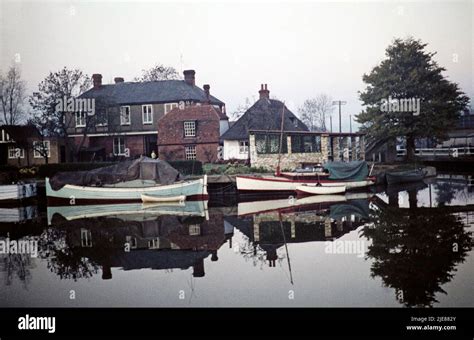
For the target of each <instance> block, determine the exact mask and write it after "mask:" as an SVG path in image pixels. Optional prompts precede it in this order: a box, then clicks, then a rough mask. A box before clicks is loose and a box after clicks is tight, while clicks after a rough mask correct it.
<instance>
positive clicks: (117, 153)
mask: <svg viewBox="0 0 474 340" xmlns="http://www.w3.org/2000/svg"><path fill="white" fill-rule="evenodd" d="M115 140H118V141H119V142H118V150H117V152H115ZM120 140H123V152H120ZM126 150H127V148H126V147H125V137H114V140H113V142H112V152H113V154H114V155H115V156H125V155H126V154H127V152H126Z"/></svg>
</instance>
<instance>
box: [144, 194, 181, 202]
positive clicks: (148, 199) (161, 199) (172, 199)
mask: <svg viewBox="0 0 474 340" xmlns="http://www.w3.org/2000/svg"><path fill="white" fill-rule="evenodd" d="M141 198H142V202H143V203H160V202H183V201H184V200H185V199H186V196H184V195H178V196H153V195H149V194H142V195H141Z"/></svg>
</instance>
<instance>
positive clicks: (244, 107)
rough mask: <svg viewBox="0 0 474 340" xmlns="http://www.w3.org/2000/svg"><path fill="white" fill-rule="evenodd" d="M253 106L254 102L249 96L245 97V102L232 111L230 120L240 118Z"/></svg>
mask: <svg viewBox="0 0 474 340" xmlns="http://www.w3.org/2000/svg"><path fill="white" fill-rule="evenodd" d="M254 101H255V100H254ZM251 106H252V102H251V100H250V98H249V97H247V98H245V103H243V104H239V106H237V108H236V109H235V110H234V111H232V112H231V113H230V115H229V117H230V120H232V121H235V120H238V119H239V118H240V117H242V115H243V114H244V113H245V111H247V110H248V109H249V108H250V107H251Z"/></svg>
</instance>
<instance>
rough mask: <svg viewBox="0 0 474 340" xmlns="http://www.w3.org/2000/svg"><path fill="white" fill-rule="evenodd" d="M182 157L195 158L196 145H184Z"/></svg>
mask: <svg viewBox="0 0 474 340" xmlns="http://www.w3.org/2000/svg"><path fill="white" fill-rule="evenodd" d="M184 158H185V159H186V160H195V159H196V158H197V153H196V145H187V146H185V147H184Z"/></svg>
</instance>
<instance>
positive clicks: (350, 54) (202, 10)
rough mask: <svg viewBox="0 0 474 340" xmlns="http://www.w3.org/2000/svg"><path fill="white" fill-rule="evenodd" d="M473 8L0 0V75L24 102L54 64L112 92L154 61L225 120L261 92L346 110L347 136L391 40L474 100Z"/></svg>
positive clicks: (469, 4)
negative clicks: (17, 77)
mask: <svg viewBox="0 0 474 340" xmlns="http://www.w3.org/2000/svg"><path fill="white" fill-rule="evenodd" d="M473 11H474V4H473V1H472V0H471V1H433V2H428V1H410V2H396V1H370V2H362V1H336V2H322V1H291V2H288V1H240V2H235V1H234V2H232V1H225V2H224V1H177V2H176V1H174V2H166V1H146V2H135V1H134V2H127V1H105V2H104V1H103V2H97V1H87V2H71V1H34V2H26V1H6V0H0V70H1V71H4V70H6V69H7V68H8V67H9V66H10V65H11V64H12V63H16V64H18V65H19V66H20V67H21V70H22V76H23V79H24V80H25V81H26V82H27V86H28V94H31V93H32V92H33V91H34V90H35V89H37V86H38V83H39V82H40V81H41V80H43V79H44V78H45V77H46V76H47V74H48V73H49V72H50V71H57V70H59V69H61V68H62V67H64V66H67V67H68V68H79V69H81V70H83V71H84V72H85V73H87V74H88V75H92V74H93V73H101V74H102V75H103V82H104V83H112V82H113V78H114V77H118V76H120V77H124V78H125V81H127V80H132V79H133V78H134V77H136V76H139V75H140V74H141V72H142V70H143V69H147V68H150V67H152V66H153V65H154V64H157V63H160V64H164V65H167V66H173V67H175V68H176V69H177V70H178V71H179V72H181V71H182V70H183V69H194V70H196V83H197V85H198V86H201V87H202V85H203V84H210V86H211V94H213V95H214V96H216V97H217V98H219V99H221V100H222V101H224V102H225V103H226V108H227V112H228V113H229V112H232V111H233V110H235V109H236V108H237V107H238V106H239V105H240V104H244V103H245V101H246V98H249V99H250V101H251V102H253V101H254V100H256V99H258V90H259V88H260V84H262V83H264V84H268V88H269V90H270V95H271V96H275V97H277V98H278V99H280V100H284V101H285V103H286V105H287V106H288V107H289V108H290V109H291V110H292V111H293V112H295V113H297V109H298V107H300V106H301V105H302V103H303V102H304V100H305V99H308V98H312V97H315V96H316V95H318V94H319V93H325V94H328V95H330V96H331V97H332V98H333V99H334V100H344V101H346V102H347V104H346V105H345V106H343V107H342V117H343V118H342V127H343V130H344V131H348V130H349V115H351V116H352V117H354V115H356V114H358V113H359V112H360V111H361V110H362V106H361V104H362V103H361V102H360V101H359V95H358V92H359V91H363V90H364V88H365V85H364V83H363V81H362V76H363V74H364V73H369V72H370V71H371V69H372V68H373V67H374V66H376V65H377V64H378V63H380V62H381V61H382V60H383V59H384V54H385V49H386V48H387V46H388V45H389V44H390V43H391V42H392V41H393V39H394V38H407V37H410V36H411V37H414V38H416V39H421V40H422V42H424V43H427V44H428V46H427V50H428V51H431V52H437V55H436V56H435V60H436V61H437V62H438V63H439V64H440V65H441V66H443V67H445V68H446V69H447V70H446V72H445V75H446V76H447V77H448V78H449V79H450V80H451V81H454V82H456V83H458V84H459V85H460V87H461V89H462V90H463V91H464V92H465V93H466V94H467V95H468V96H470V97H471V98H474V76H473V74H474V60H473V55H474V43H473V41H474V39H473V38H474V33H473V18H474V12H473ZM337 125H338V118H337V109H335V110H334V113H333V127H334V130H336V129H337ZM356 129H357V124H356V123H355V122H354V123H353V130H354V131H355V130H356Z"/></svg>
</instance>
